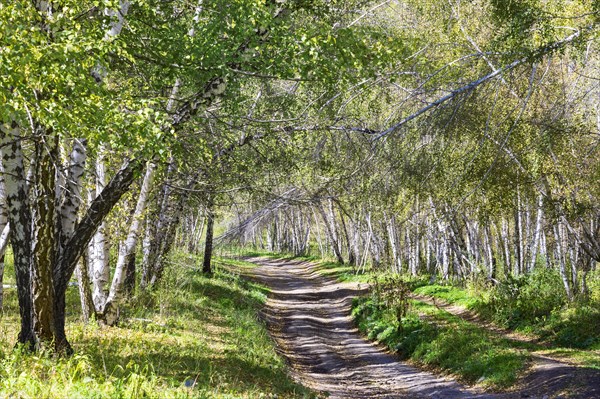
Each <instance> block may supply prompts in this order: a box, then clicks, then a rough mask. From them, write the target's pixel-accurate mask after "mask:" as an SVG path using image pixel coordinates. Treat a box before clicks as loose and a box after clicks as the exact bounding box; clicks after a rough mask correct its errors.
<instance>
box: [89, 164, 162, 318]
mask: <svg viewBox="0 0 600 399" xmlns="http://www.w3.org/2000/svg"><path fill="white" fill-rule="evenodd" d="M155 172H156V165H155V164H154V163H152V162H150V163H148V166H147V168H146V174H145V176H144V180H143V182H142V187H141V188H140V195H139V197H138V201H137V204H136V206H135V211H134V213H133V215H132V217H131V225H130V226H129V232H128V234H127V238H126V240H125V242H124V245H121V246H120V248H119V257H118V258H117V265H116V267H115V273H114V275H113V280H112V283H111V286H110V291H109V294H108V298H107V299H106V303H105V304H104V308H103V309H102V312H101V317H102V320H103V322H105V323H106V324H107V325H109V326H113V325H115V324H116V323H117V321H118V317H117V314H118V307H119V304H120V301H121V299H122V295H123V284H124V282H125V274H126V268H127V265H128V264H129V263H130V262H131V261H132V258H133V257H134V256H135V250H136V247H137V242H138V237H139V233H140V229H141V225H142V224H141V221H142V218H143V214H144V210H145V209H146V204H147V203H148V197H149V195H150V189H151V187H152V181H153V180H154V174H155ZM133 261H134V262H135V260H133Z"/></svg>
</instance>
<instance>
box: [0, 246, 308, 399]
mask: <svg viewBox="0 0 600 399" xmlns="http://www.w3.org/2000/svg"><path fill="white" fill-rule="evenodd" d="M190 263H194V262H190V261H189V259H188V258H187V257H180V258H179V259H175V265H174V266H173V267H172V268H171V271H170V272H169V273H168V275H167V276H166V280H165V286H164V287H163V288H161V289H160V290H158V291H157V292H156V293H154V294H152V295H143V296H138V297H137V298H135V300H134V301H133V303H132V304H131V305H130V306H129V307H127V308H126V309H124V310H123V312H122V315H121V316H122V320H123V321H122V323H121V324H120V326H119V327H117V328H99V327H97V326H96V325H94V324H90V325H83V324H82V323H81V322H79V321H78V320H77V318H78V314H79V312H78V306H79V304H78V302H77V294H76V287H72V288H71V289H70V292H69V302H70V303H69V312H70V321H69V323H68V325H69V331H68V336H69V338H70V339H71V342H72V344H73V346H74V348H75V350H76V355H75V356H73V357H71V358H69V359H54V358H53V357H51V356H50V355H48V354H28V353H23V352H21V351H18V350H13V344H14V342H15V339H16V333H17V328H18V319H17V317H16V313H15V312H16V295H15V293H14V290H12V291H10V290H9V291H7V293H6V294H7V295H6V298H5V301H6V306H5V311H4V314H3V316H2V317H3V320H2V323H1V327H0V334H1V338H0V397H14V398H65V397H68V398H161V399H162V398H263V397H264V398H268V397H278V398H304V397H311V394H310V392H308V391H307V390H306V389H305V388H303V387H301V386H299V385H297V384H295V383H294V382H293V381H291V380H290V379H289V378H288V376H287V372H286V365H285V364H284V361H283V360H282V359H281V358H280V357H279V356H278V355H277V354H276V352H275V349H274V347H273V344H272V341H271V339H270V338H269V336H268V334H267V332H266V330H265V328H264V326H263V324H262V323H261V322H260V321H259V320H258V319H257V312H258V310H259V309H260V307H261V306H262V305H263V303H264V301H265V298H266V296H265V290H264V288H262V287H260V286H257V285H256V284H251V283H248V282H245V281H243V280H240V279H239V278H238V277H237V276H236V274H234V273H232V272H231V271H227V270H226V269H225V268H224V267H217V268H216V272H215V275H214V276H213V277H212V278H210V279H209V278H206V277H203V276H202V275H201V274H200V273H198V272H197V270H196V269H195V268H191V267H186V265H187V264H190ZM218 263H220V264H221V265H223V266H224V265H227V267H228V268H230V269H232V268H236V267H251V266H250V265H248V264H242V263H241V261H236V262H229V261H226V260H220V261H219V262H218Z"/></svg>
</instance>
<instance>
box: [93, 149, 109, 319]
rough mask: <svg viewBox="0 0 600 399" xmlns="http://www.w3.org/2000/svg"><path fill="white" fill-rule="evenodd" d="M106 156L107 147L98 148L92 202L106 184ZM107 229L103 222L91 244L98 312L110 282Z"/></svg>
mask: <svg viewBox="0 0 600 399" xmlns="http://www.w3.org/2000/svg"><path fill="white" fill-rule="evenodd" d="M104 156H105V149H104V148H102V147H101V148H100V149H99V150H98V158H97V159H96V163H95V170H96V173H95V175H96V178H95V182H94V185H95V189H91V190H90V192H89V196H88V198H89V202H90V203H91V202H92V201H93V200H94V199H95V198H96V196H97V194H99V193H101V192H102V190H104V187H105V186H106V168H105V164H104ZM105 231H106V223H105V222H102V223H101V224H100V226H99V227H98V230H97V231H96V233H95V234H94V237H93V238H92V241H91V242H90V245H89V258H90V272H91V280H92V299H93V303H94V309H95V311H96V313H99V312H101V311H102V309H103V308H104V304H105V303H106V298H107V297H108V282H109V280H110V267H109V256H110V247H109V245H108V240H107V239H106V233H105Z"/></svg>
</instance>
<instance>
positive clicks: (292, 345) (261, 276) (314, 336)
mask: <svg viewBox="0 0 600 399" xmlns="http://www.w3.org/2000/svg"><path fill="white" fill-rule="evenodd" d="M248 260H249V261H251V262H254V263H256V264H258V265H260V267H258V268H256V269H254V271H253V278H254V279H257V280H258V281H260V282H261V283H262V284H264V285H266V286H268V287H269V288H270V289H271V295H269V300H268V302H267V307H266V309H265V311H264V316H265V319H266V321H267V324H268V327H269V330H270V332H271V335H272V336H273V338H274V339H275V341H276V342H277V345H278V347H279V350H280V351H281V354H282V355H283V356H285V357H286V358H287V359H288V361H289V364H290V366H291V369H292V373H293V374H294V377H295V378H297V379H298V380H299V382H301V383H302V384H303V385H305V386H307V387H310V388H311V389H313V390H315V391H317V392H323V393H324V395H327V394H328V395H329V396H328V397H330V398H414V399H418V398H447V399H452V398H490V399H491V398H502V399H509V398H531V399H535V398H539V399H542V398H552V397H561V396H555V395H552V394H550V395H548V394H547V393H545V392H544V391H546V389H543V388H545V384H544V376H537V378H536V379H533V380H532V381H531V383H532V384H533V383H536V384H537V387H534V386H532V387H529V388H526V389H524V390H523V391H520V392H518V393H504V394H493V393H489V392H488V393H486V392H480V391H476V390H474V389H470V388H467V387H464V386H462V385H460V384H459V383H457V382H455V381H453V380H450V379H447V378H444V377H440V376H436V375H434V374H431V373H429V372H425V371H421V370H419V369H417V368H414V367H411V366H409V365H406V364H404V363H402V362H399V361H398V359H397V358H396V357H394V356H393V355H391V354H389V353H386V352H385V351H384V350H383V349H382V348H380V347H378V346H376V345H375V344H373V343H371V342H369V341H367V340H366V339H364V338H363V337H362V336H361V335H360V333H359V332H358V330H357V329H356V328H355V327H354V325H353V322H352V319H351V317H350V307H351V302H352V298H353V297H355V296H357V295H359V294H360V293H361V287H360V286H359V285H358V284H356V283H339V282H337V281H334V280H332V279H330V278H326V277H323V276H321V275H319V274H317V273H315V271H314V266H313V265H311V264H310V263H307V262H302V261H296V260H291V261H290V260H274V259H266V258H252V259H248ZM362 291H364V287H363V289H362ZM540 378H541V379H542V383H540V381H539V379H540ZM555 392H556V391H555ZM592 394H593V393H592ZM582 397H585V396H582Z"/></svg>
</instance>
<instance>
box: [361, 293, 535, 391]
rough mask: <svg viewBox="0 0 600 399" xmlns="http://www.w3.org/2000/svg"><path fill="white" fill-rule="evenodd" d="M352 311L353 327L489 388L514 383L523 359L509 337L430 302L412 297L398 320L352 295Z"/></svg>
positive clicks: (417, 359) (425, 363)
mask: <svg viewBox="0 0 600 399" xmlns="http://www.w3.org/2000/svg"><path fill="white" fill-rule="evenodd" d="M353 316H354V318H355V320H356V322H357V324H358V326H359V329H360V330H361V331H362V332H363V333H365V334H367V335H368V337H369V338H371V339H376V340H378V341H380V342H382V343H383V344H385V345H386V346H387V347H388V348H390V349H391V350H393V351H395V352H396V353H398V354H399V355H400V356H401V357H403V358H405V359H410V360H412V361H414V362H415V363H417V364H421V365H423V366H427V367H433V368H435V369H438V370H442V371H445V372H447V373H450V374H453V375H455V376H457V377H458V378H459V379H460V380H462V381H464V382H467V383H476V382H478V383H480V384H482V385H484V386H488V387H491V388H506V387H509V386H511V385H512V384H514V382H515V381H516V379H517V377H518V376H519V375H520V374H521V372H522V371H523V370H524V369H525V367H526V365H527V362H528V360H529V355H528V353H527V351H525V350H524V349H525V348H523V345H522V344H520V343H515V342H512V341H510V340H507V339H503V338H500V337H497V336H496V335H494V334H492V333H490V332H488V331H486V330H485V329H483V328H480V327H477V326H476V325H473V324H471V323H468V322H466V321H464V320H462V319H460V318H458V317H456V316H453V315H451V314H449V313H447V312H445V311H443V310H440V309H438V308H436V307H434V306H430V305H427V304H425V303H422V302H413V303H412V307H411V309H410V310H409V313H408V314H407V315H406V316H405V317H404V318H403V319H402V321H401V323H398V321H397V319H396V318H395V316H394V315H393V314H392V312H390V311H389V309H385V308H382V307H379V306H377V304H376V303H375V302H374V300H373V298H372V297H363V298H359V299H356V300H355V301H354V306H353Z"/></svg>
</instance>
